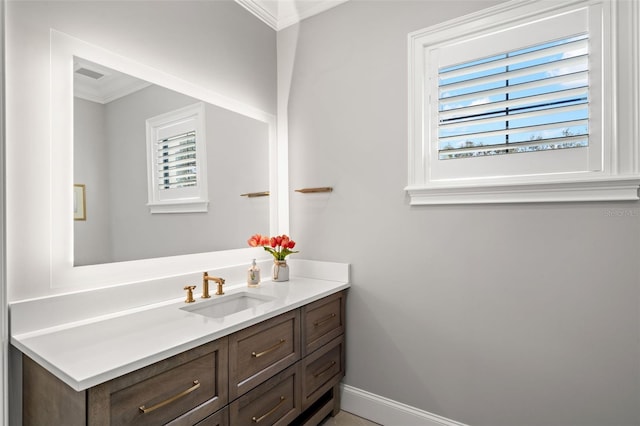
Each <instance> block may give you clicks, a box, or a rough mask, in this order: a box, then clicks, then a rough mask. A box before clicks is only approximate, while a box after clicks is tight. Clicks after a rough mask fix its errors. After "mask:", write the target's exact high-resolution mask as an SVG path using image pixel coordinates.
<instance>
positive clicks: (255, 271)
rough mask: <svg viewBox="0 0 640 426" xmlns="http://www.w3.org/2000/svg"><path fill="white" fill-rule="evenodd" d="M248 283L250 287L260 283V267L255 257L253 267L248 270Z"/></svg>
mask: <svg viewBox="0 0 640 426" xmlns="http://www.w3.org/2000/svg"><path fill="white" fill-rule="evenodd" d="M247 285H248V286H249V287H258V286H259V285H260V268H259V267H258V265H256V260H255V259H253V262H251V267H250V268H249V270H248V271H247Z"/></svg>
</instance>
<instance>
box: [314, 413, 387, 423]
mask: <svg viewBox="0 0 640 426" xmlns="http://www.w3.org/2000/svg"><path fill="white" fill-rule="evenodd" d="M377 425H378V423H373V422H371V421H369V420H367V419H363V418H362V417H358V416H355V415H353V414H351V413H347V412H346V411H340V412H339V413H338V415H337V416H335V417H327V419H326V420H325V421H324V422H322V423H321V424H320V426H377Z"/></svg>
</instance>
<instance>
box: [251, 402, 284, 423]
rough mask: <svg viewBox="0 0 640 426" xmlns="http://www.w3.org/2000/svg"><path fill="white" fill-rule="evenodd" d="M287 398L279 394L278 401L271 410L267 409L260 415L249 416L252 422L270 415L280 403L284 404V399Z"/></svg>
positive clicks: (258, 421) (259, 420) (257, 421)
mask: <svg viewBox="0 0 640 426" xmlns="http://www.w3.org/2000/svg"><path fill="white" fill-rule="evenodd" d="M286 399H287V398H285V397H284V396H280V402H278V404H276V406H275V407H273V408H272V409H271V410H269V411H267V412H266V413H264V414H263V415H261V416H260V417H251V421H252V422H254V423H260V422H261V421H263V420H264V419H265V418H267V417H269V416H270V415H272V414H273V413H274V412H275V411H276V410H277V409H278V408H280V406H281V405H282V404H284V401H285V400H286Z"/></svg>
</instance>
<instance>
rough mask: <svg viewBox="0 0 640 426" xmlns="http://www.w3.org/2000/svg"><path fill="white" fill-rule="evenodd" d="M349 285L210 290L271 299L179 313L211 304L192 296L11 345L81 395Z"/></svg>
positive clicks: (297, 282)
mask: <svg viewBox="0 0 640 426" xmlns="http://www.w3.org/2000/svg"><path fill="white" fill-rule="evenodd" d="M213 284H214V283H212V289H213V290H214V291H215V285H213ZM348 287H349V284H348V283H347V282H344V281H329V280H321V279H313V278H302V277H300V278H298V277H292V279H291V280H290V281H288V282H279V283H275V282H270V281H267V282H263V283H262V284H261V285H260V287H257V288H248V287H247V286H246V285H235V286H229V287H226V288H225V295H223V296H215V295H213V291H212V296H211V297H212V299H213V298H224V297H228V296H232V295H233V294H236V293H238V292H249V293H253V294H256V295H258V297H259V296H260V295H262V296H266V297H268V298H273V300H270V301H268V302H265V303H262V304H260V305H258V306H255V307H252V308H249V309H246V310H243V311H240V312H237V313H234V314H231V315H228V316H225V317H223V318H218V319H215V318H210V317H206V316H203V315H200V314H197V313H192V312H189V311H186V310H183V309H180V308H183V307H185V306H187V305H188V306H189V307H192V306H193V307H195V306H197V305H198V304H203V303H207V302H208V301H211V300H212V299H201V298H200V297H199V296H200V295H199V294H198V293H195V294H194V298H195V299H196V302H194V303H190V304H186V303H185V301H184V297H183V298H180V299H173V300H168V301H166V302H161V303H155V304H153V305H149V306H145V307H141V308H137V309H129V310H127V311H124V312H120V313H115V314H113V315H109V316H108V317H99V318H96V319H91V318H89V319H87V320H84V321H81V322H75V323H71V324H66V325H59V326H56V327H51V328H45V329H40V330H34V331H29V332H25V333H22V334H16V335H12V336H11V343H12V344H13V345H14V346H15V347H16V348H18V349H19V350H20V351H22V352H23V353H24V354H26V355H27V356H29V357H30V358H31V359H33V360H34V361H36V362H37V363H39V364H40V365H42V366H43V367H45V368H46V369H47V370H49V371H50V372H51V373H53V374H54V375H55V376H57V377H58V378H59V379H61V380H62V381H64V382H65V383H67V384H68V385H69V386H71V387H72V388H73V389H75V390H77V391H82V390H85V389H88V388H90V387H92V386H95V385H98V384H100V383H104V382H106V381H109V380H111V379H114V378H116V377H119V376H121V375H123V374H127V373H129V372H132V371H134V370H137V369H139V368H142V367H146V366H148V365H150V364H153V363H154V362H157V361H160V360H163V359H165V358H168V357H170V356H173V355H176V354H179V353H181V352H183V351H186V350H189V349H192V348H194V347H197V346H199V345H202V344H204V343H207V342H210V341H213V340H216V339H218V338H220V337H224V336H226V335H229V334H231V333H233V332H235V331H238V330H241V329H243V328H246V327H248V326H251V325H254V324H257V323H259V322H261V321H264V320H266V319H269V318H272V317H275V316H277V315H279V314H282V313H284V312H287V311H290V310H292V309H296V308H299V307H301V306H303V305H306V304H308V303H310V302H313V301H315V300H318V299H321V298H323V297H325V296H328V295H330V294H333V293H336V292H338V291H340V290H344V289H346V288H348Z"/></svg>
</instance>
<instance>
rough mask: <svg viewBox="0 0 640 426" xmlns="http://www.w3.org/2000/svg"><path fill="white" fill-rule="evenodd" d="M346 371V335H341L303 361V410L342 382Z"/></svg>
mask: <svg viewBox="0 0 640 426" xmlns="http://www.w3.org/2000/svg"><path fill="white" fill-rule="evenodd" d="M344 371H345V367H344V335H341V336H339V337H337V338H335V339H334V340H332V341H331V342H330V343H329V344H327V345H326V346H324V347H323V348H321V349H319V350H317V351H316V352H314V353H313V354H311V355H309V356H308V357H307V358H305V359H304V360H303V361H302V409H303V410H305V409H306V408H307V407H308V406H310V405H311V404H312V403H313V402H314V401H315V400H316V399H318V397H320V396H321V395H322V394H323V393H325V392H327V391H328V390H329V389H331V388H332V387H333V386H334V385H336V384H337V383H338V382H340V380H341V379H342V377H343V376H344Z"/></svg>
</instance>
